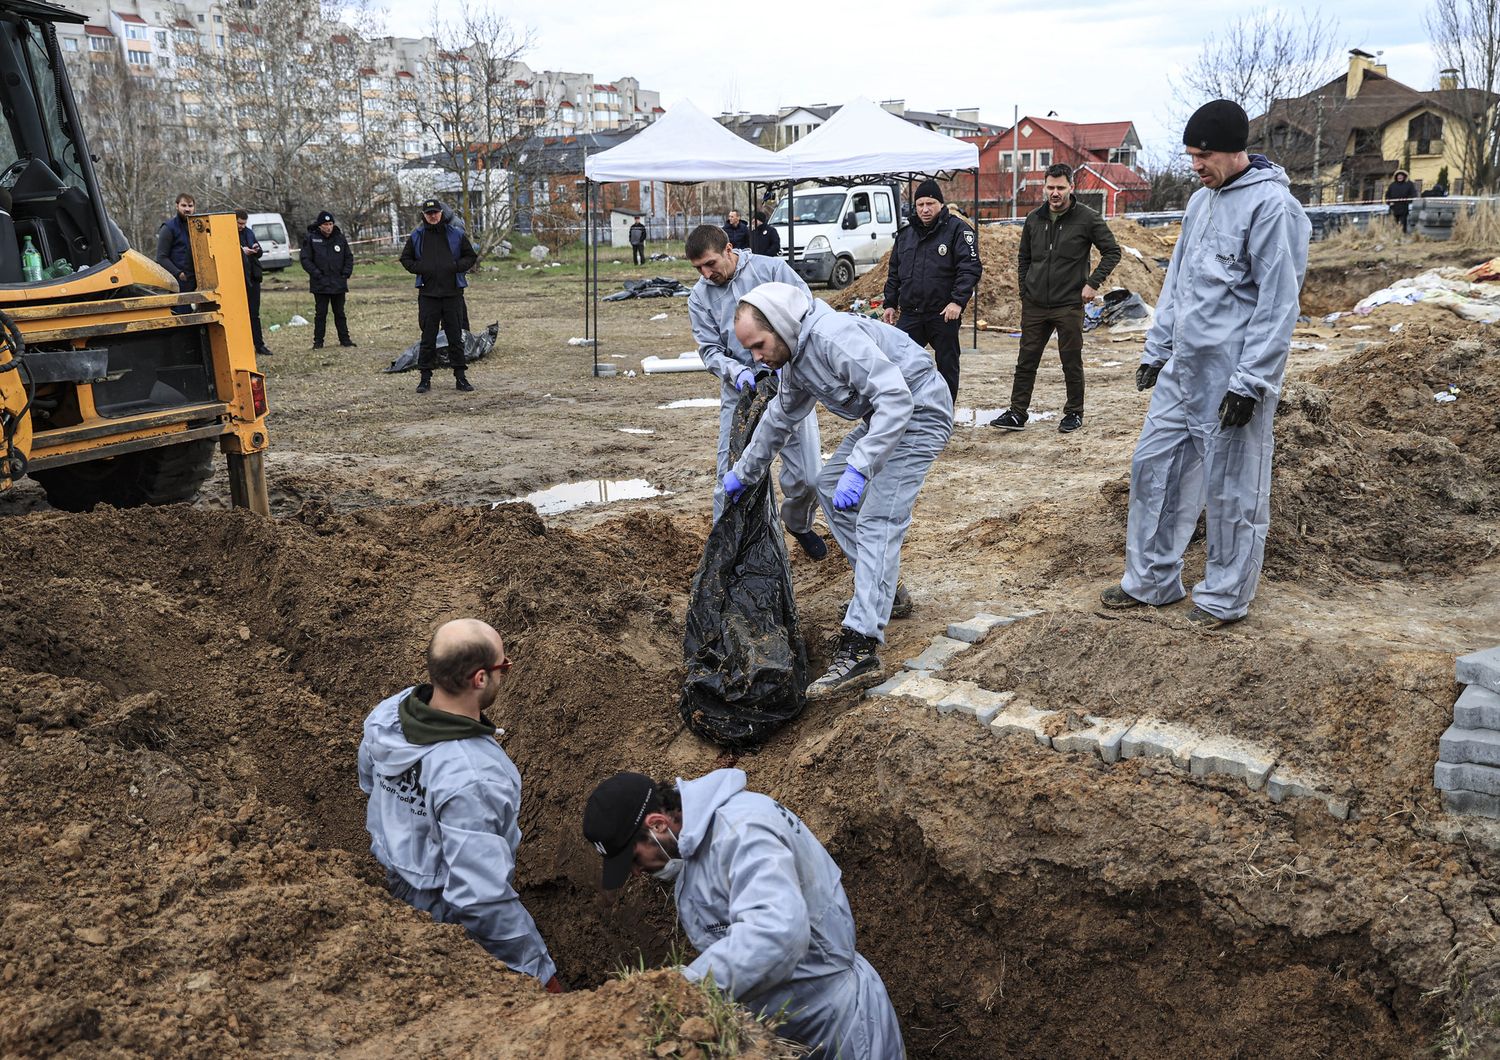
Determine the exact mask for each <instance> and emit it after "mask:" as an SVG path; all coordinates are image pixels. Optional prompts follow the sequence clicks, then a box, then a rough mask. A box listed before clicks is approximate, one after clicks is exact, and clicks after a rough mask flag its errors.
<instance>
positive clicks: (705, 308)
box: [688, 250, 823, 534]
mask: <svg viewBox="0 0 1500 1060" xmlns="http://www.w3.org/2000/svg"><path fill="white" fill-rule="evenodd" d="M737 253H738V256H739V260H738V262H736V264H735V267H734V277H733V278H732V279H731V280H730V281H729V282H728V283H726V284H725V285H724V286H722V287H720V286H719V285H718V284H714V283H709V282H708V280H706V279H704V278H702V277H700V278H699V280H698V282H697V283H695V284H694V285H693V289H692V291H691V293H689V295H688V320H689V321H690V322H691V324H692V326H693V341H695V342H697V343H698V355H699V356H700V357H702V358H703V363H704V365H705V366H706V367H707V368H708V370H709V371H710V372H712V373H713V374H714V375H716V376H718V377H719V450H718V461H717V463H716V464H715V467H714V473H715V474H716V476H717V478H716V480H715V482H714V522H718V521H719V516H720V514H722V513H723V511H724V485H723V483H724V475H725V473H726V472H728V470H729V435H730V432H731V431H732V430H733V428H734V409H735V406H736V405H738V404H739V400H740V392H739V391H738V390H736V389H735V386H734V377H735V376H737V375H739V374H740V372H741V371H742V370H743V369H745V368H750V369H752V370H753V369H754V368H755V359H754V358H753V357H751V356H750V354H749V351H747V350H746V349H745V347H743V346H741V345H740V340H739V339H737V338H735V337H734V311H735V308H736V307H737V306H738V305H739V303H740V299H741V298H743V297H744V296H745V294H746V293H747V292H748V291H750V290H752V289H753V288H755V287H759V286H760V285H761V284H763V283H771V282H773V281H774V282H776V283H789V284H791V285H792V286H794V287H800V288H801V289H802V290H803V291H804V292H806V293H807V296H808V297H809V298H811V297H812V292H811V291H809V290H808V287H807V284H806V283H805V282H804V281H803V279H802V277H800V276H798V275H797V274H796V272H794V271H793V270H792V267H791V266H790V265H788V264H787V263H786V262H785V261H782V260H781V259H780V258H773V257H767V256H765V255H760V256H757V255H755V254H752V253H750V251H748V250H741V251H738V252H737ZM821 444H822V443H821V442H820V441H819V439H818V417H817V416H816V415H808V416H805V417H804V418H803V419H802V420H801V421H800V422H798V424H797V430H796V431H795V433H794V434H793V435H792V436H791V438H789V439H788V441H787V443H786V447H785V448H784V449H782V451H781V478H780V484H781V521H782V523H783V524H784V525H785V526H786V528H787V529H788V530H790V531H791V532H792V533H794V534H800V533H803V532H805V531H808V530H811V529H812V525H813V515H814V513H816V511H817V506H818V492H817V481H818V471H819V470H820V469H821V468H822V466H823V457H822V450H821V449H820V448H819V447H820V445H821Z"/></svg>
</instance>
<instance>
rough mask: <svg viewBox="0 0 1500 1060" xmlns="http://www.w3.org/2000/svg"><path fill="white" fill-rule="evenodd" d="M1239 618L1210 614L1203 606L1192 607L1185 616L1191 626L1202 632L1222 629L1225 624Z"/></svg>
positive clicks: (1229, 623)
mask: <svg viewBox="0 0 1500 1060" xmlns="http://www.w3.org/2000/svg"><path fill="white" fill-rule="evenodd" d="M1244 617H1245V616H1244V615H1241V616H1240V618H1244ZM1240 618H1220V617H1219V616H1218V615H1215V614H1210V613H1209V612H1207V611H1205V610H1203V608H1201V607H1195V608H1193V609H1192V610H1191V611H1189V612H1188V616H1187V620H1188V622H1189V623H1190V624H1191V625H1192V626H1193V628H1194V629H1201V630H1203V631H1204V632H1211V631H1213V630H1216V629H1223V628H1224V627H1225V626H1228V625H1232V624H1234V623H1235V622H1238V621H1239V620H1240Z"/></svg>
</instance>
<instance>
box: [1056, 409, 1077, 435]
mask: <svg viewBox="0 0 1500 1060" xmlns="http://www.w3.org/2000/svg"><path fill="white" fill-rule="evenodd" d="M1082 426H1083V413H1081V412H1069V413H1067V414H1065V415H1064V416H1063V418H1062V422H1061V423H1059V424H1058V425H1057V433H1058V434H1072V433H1073V432H1074V431H1076V430H1077V429H1078V428H1080V427H1082Z"/></svg>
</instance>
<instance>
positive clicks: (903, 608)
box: [891, 582, 917, 619]
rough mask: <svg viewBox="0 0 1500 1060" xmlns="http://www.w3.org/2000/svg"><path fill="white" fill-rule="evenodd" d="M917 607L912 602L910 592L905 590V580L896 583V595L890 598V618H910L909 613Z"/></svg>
mask: <svg viewBox="0 0 1500 1060" xmlns="http://www.w3.org/2000/svg"><path fill="white" fill-rule="evenodd" d="M916 609H917V605H916V604H914V603H912V599H911V593H909V592H907V591H906V583H905V582H897V583H896V596H895V598H894V599H892V600H891V618H893V619H895V618H910V617H911V613H912V612H913V611H915V610H916Z"/></svg>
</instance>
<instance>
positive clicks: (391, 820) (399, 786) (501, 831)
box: [359, 688, 557, 984]
mask: <svg viewBox="0 0 1500 1060" xmlns="http://www.w3.org/2000/svg"><path fill="white" fill-rule="evenodd" d="M414 691H416V689H411V688H408V689H406V690H405V691H404V692H398V693H397V694H396V695H394V696H391V697H390V698H389V699H387V700H385V701H384V702H382V703H381V704H380V705H379V706H378V707H376V708H375V709H374V710H373V711H371V712H370V716H369V717H367V718H366V719H365V734H364V739H363V740H362V741H361V742H360V745H359V786H360V787H361V788H362V789H363V790H364V792H365V794H367V795H369V796H370V801H369V804H368V806H367V807H366V809H365V827H366V828H367V829H368V830H369V833H370V851H371V853H373V854H374V855H375V857H376V859H377V860H378V861H379V862H380V863H381V864H382V865H384V866H385V867H386V886H387V887H388V888H389V889H390V891H391V893H392V894H394V895H395V896H396V897H398V898H400V899H402V900H403V901H405V902H407V903H409V904H410V905H413V906H415V907H416V908H418V909H420V910H422V911H423V912H425V913H430V914H431V915H432V919H433V920H436V921H438V922H439V923H444V924H459V925H461V926H462V927H463V928H464V929H465V930H466V931H467V932H468V933H469V935H470V936H471V937H472V938H473V939H474V941H476V942H478V943H479V944H480V945H481V946H483V947H484V948H485V949H486V950H488V951H489V952H490V953H491V954H492V955H494V956H495V957H498V958H499V959H500V960H502V961H504V962H505V963H506V965H507V966H508V967H509V968H510V969H511V970H512V971H516V972H523V973H524V974H526V975H529V976H533V977H534V978H536V979H537V980H539V981H540V982H542V983H543V984H545V983H546V982H547V981H548V980H549V979H551V978H552V977H553V976H554V975H556V974H557V968H556V966H555V965H554V964H553V963H552V957H551V956H550V955H549V954H548V952H547V946H546V943H544V942H543V941H542V936H541V933H540V932H538V931H537V927H536V924H535V923H534V922H533V921H532V919H531V914H530V913H528V912H527V911H526V907H525V906H523V905H522V904H521V897H520V895H518V894H517V893H516V888H515V873H516V848H517V847H519V846H520V845H521V829H520V826H519V825H518V824H517V823H516V822H517V817H518V815H519V813H520V808H521V774H520V773H519V772H518V771H517V770H516V767H515V764H514V763H513V762H511V760H510V756H509V755H507V754H506V753H505V752H504V751H503V750H502V749H501V747H500V745H499V744H498V743H496V742H495V739H494V737H493V736H492V735H481V734H477V733H476V735H473V736H468V737H466V738H462V739H450V738H444V739H441V740H440V741H439V742H437V743H428V744H416V743H412V742H410V741H409V740H408V739H407V738H406V735H405V734H404V732H403V731H402V723H401V718H400V717H399V714H398V711H399V708H400V704H401V701H402V700H403V699H405V698H406V697H407V696H409V695H411V694H412V692H414ZM428 709H429V710H430V709H431V708H428ZM464 720H467V719H464ZM471 724H472V725H474V726H475V728H476V730H477V728H478V723H471ZM485 728H491V727H490V726H485ZM491 731H493V730H492V729H491Z"/></svg>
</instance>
